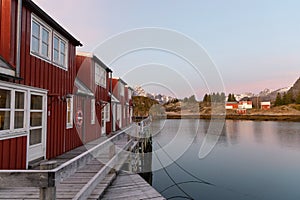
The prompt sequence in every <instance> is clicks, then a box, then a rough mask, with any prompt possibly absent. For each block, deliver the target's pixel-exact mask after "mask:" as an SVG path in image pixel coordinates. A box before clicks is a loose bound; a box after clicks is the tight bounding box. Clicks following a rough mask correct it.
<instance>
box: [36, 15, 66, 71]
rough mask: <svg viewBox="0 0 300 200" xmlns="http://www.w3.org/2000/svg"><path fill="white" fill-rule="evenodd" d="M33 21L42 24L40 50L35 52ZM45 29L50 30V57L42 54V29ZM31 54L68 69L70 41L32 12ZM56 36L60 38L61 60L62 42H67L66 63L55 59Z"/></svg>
mask: <svg viewBox="0 0 300 200" xmlns="http://www.w3.org/2000/svg"><path fill="white" fill-rule="evenodd" d="M33 21H34V22H35V23H37V24H39V25H40V36H39V52H35V51H34V50H33V45H32V44H33V40H32V37H33V36H32V34H33V29H32V28H33ZM43 28H44V29H45V30H47V31H48V32H49V39H48V57H47V56H43V55H42V29H43ZM30 31H31V32H30V55H32V56H35V57H37V58H39V59H41V60H43V61H45V62H48V63H50V64H52V65H54V66H56V67H58V68H60V69H63V70H65V71H68V65H69V41H68V40H67V39H65V38H64V37H62V36H61V35H60V34H59V33H57V32H56V31H55V30H54V29H53V28H51V27H50V26H49V25H47V24H46V23H45V22H43V20H41V19H40V18H38V17H37V16H35V15H34V14H31V29H30ZM54 37H58V39H59V61H60V57H61V51H60V46H61V45H60V44H61V43H62V42H64V43H65V48H66V49H65V61H64V64H61V63H60V62H55V61H54V44H53V43H54Z"/></svg>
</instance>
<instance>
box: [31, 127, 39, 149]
mask: <svg viewBox="0 0 300 200" xmlns="http://www.w3.org/2000/svg"><path fill="white" fill-rule="evenodd" d="M29 140H30V142H29V143H30V145H34V144H39V143H42V129H35V130H31V131H30V139H29Z"/></svg>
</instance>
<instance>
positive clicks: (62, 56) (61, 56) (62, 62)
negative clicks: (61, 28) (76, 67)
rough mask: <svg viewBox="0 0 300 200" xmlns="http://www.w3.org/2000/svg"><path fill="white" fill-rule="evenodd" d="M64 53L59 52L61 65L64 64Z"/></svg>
mask: <svg viewBox="0 0 300 200" xmlns="http://www.w3.org/2000/svg"><path fill="white" fill-rule="evenodd" d="M65 59H66V58H65V55H64V54H61V55H60V64H61V65H62V66H65Z"/></svg>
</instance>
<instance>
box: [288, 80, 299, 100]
mask: <svg viewBox="0 0 300 200" xmlns="http://www.w3.org/2000/svg"><path fill="white" fill-rule="evenodd" d="M289 92H292V93H293V95H294V96H297V95H298V94H299V93H300V78H299V79H298V80H297V81H296V82H295V83H294V85H293V87H291V88H290V90H289Z"/></svg>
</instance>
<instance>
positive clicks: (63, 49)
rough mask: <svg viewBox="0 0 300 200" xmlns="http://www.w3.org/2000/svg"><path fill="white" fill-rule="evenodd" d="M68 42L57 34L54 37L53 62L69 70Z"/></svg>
mask: <svg viewBox="0 0 300 200" xmlns="http://www.w3.org/2000/svg"><path fill="white" fill-rule="evenodd" d="M66 44H67V42H66V41H65V40H64V39H62V38H61V37H59V36H58V35H57V34H54V36H53V62H54V63H55V64H57V65H59V66H60V67H62V68H65V69H67V56H66V55H67V46H66Z"/></svg>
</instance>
